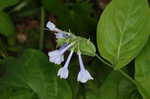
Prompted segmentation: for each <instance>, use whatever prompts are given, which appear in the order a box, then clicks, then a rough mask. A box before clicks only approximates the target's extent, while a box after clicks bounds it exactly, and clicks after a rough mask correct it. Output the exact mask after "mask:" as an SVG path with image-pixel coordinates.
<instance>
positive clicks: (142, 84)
mask: <svg viewBox="0 0 150 99" xmlns="http://www.w3.org/2000/svg"><path fill="white" fill-rule="evenodd" d="M135 79H136V80H137V81H138V83H139V90H140V92H141V94H142V95H143V97H144V99H150V40H149V42H148V43H147V45H146V46H145V48H144V49H143V50H142V52H141V53H140V55H138V57H137V58H136V59H135Z"/></svg>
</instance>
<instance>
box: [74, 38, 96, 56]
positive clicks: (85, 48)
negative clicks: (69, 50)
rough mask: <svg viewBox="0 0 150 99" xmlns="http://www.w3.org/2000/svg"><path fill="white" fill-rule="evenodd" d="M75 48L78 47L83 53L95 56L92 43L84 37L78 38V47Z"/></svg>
mask: <svg viewBox="0 0 150 99" xmlns="http://www.w3.org/2000/svg"><path fill="white" fill-rule="evenodd" d="M76 49H79V50H80V51H81V53H82V54H83V55H88V56H95V53H96V48H95V46H94V44H93V43H92V42H91V41H90V40H88V39H85V38H79V47H78V48H76Z"/></svg>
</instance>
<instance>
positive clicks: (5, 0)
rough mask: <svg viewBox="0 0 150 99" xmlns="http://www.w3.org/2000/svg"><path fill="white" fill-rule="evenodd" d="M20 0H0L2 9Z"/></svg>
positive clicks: (0, 8)
mask: <svg viewBox="0 0 150 99" xmlns="http://www.w3.org/2000/svg"><path fill="white" fill-rule="evenodd" d="M18 2H19V0H0V10H3V9H5V8H7V7H10V6H13V5H15V4H17V3H18Z"/></svg>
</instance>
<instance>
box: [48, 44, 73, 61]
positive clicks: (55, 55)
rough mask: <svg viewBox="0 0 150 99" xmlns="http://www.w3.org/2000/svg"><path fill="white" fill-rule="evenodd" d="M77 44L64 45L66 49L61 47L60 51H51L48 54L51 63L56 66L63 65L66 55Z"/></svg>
mask: <svg viewBox="0 0 150 99" xmlns="http://www.w3.org/2000/svg"><path fill="white" fill-rule="evenodd" d="M74 44H75V43H71V44H69V45H67V46H66V45H64V46H65V47H61V48H60V49H59V50H55V51H51V52H49V53H48V56H49V61H50V62H52V63H55V64H61V63H62V62H63V61H64V55H63V54H64V53H65V52H66V51H67V50H68V49H69V48H70V47H71V46H73V45H74Z"/></svg>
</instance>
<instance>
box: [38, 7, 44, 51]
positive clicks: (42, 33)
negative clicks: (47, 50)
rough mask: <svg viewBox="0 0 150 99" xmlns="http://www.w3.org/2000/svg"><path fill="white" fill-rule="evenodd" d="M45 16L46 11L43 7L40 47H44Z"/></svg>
mask: <svg viewBox="0 0 150 99" xmlns="http://www.w3.org/2000/svg"><path fill="white" fill-rule="evenodd" d="M44 18H45V11H44V8H43V7H41V22H40V41H39V49H40V50H42V49H43V44H44Z"/></svg>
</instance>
